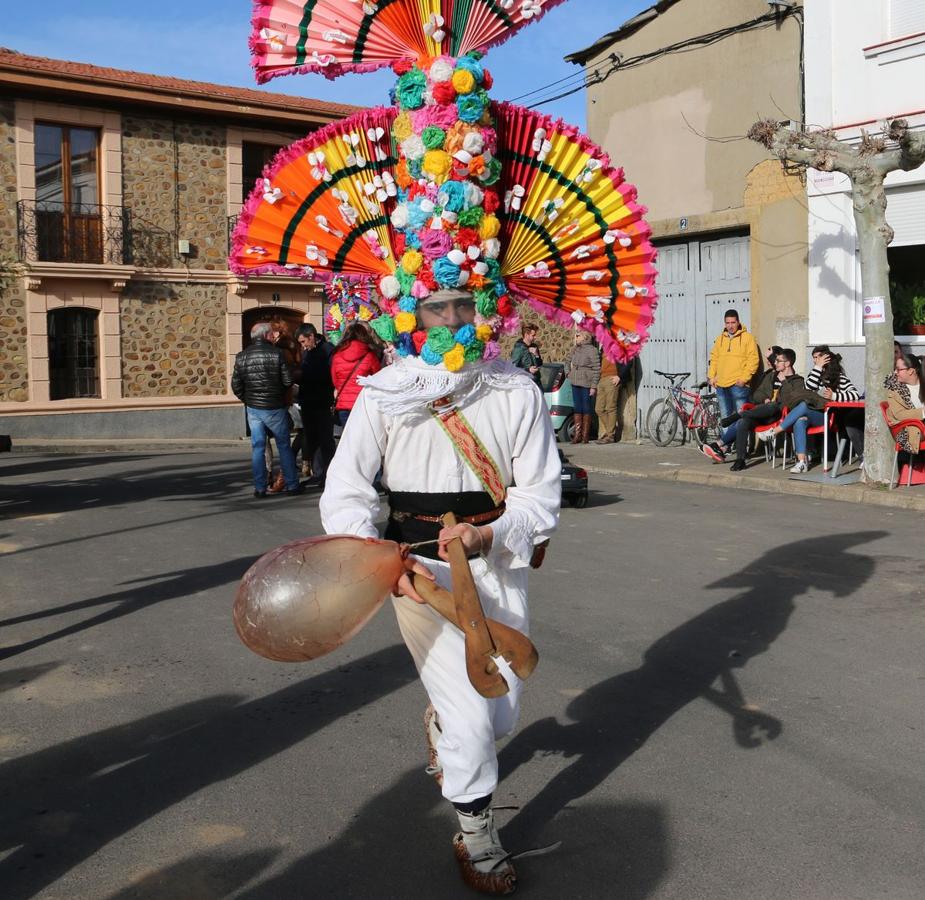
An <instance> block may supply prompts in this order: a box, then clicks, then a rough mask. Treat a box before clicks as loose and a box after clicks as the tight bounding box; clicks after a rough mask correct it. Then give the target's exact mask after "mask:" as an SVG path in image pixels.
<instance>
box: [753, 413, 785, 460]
mask: <svg viewBox="0 0 925 900" xmlns="http://www.w3.org/2000/svg"><path fill="white" fill-rule="evenodd" d="M789 412H790V410H789V409H787V407H786V406H784V407H782V408H781V411H780V418H779V419H776V420H775V421H773V422H767V423H766V424H764V425H758V426H756V427H755V434H761V433H762V432H764V431H770V430H771V429H772V428H777V426H778V425H780V423H781V422H783V421H784V419H785V418H786V417H787V414H788V413H789ZM789 433H790V429H789V428H788V429H787V430H786V431H784V432H783V435H784V465H786V464H787V435H788V434H789ZM764 458H765V461H766V462H768V461H769V462H770V463H771V468H772V469H773V468H774V467H775V466H776V464H777V438H776V437H775V438H774V440H773V441H765V442H764Z"/></svg>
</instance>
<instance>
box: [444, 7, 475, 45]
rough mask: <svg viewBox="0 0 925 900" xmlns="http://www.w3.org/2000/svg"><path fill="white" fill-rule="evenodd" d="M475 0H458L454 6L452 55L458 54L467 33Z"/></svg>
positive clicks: (451, 38)
mask: <svg viewBox="0 0 925 900" xmlns="http://www.w3.org/2000/svg"><path fill="white" fill-rule="evenodd" d="M474 4H475V0H458V2H457V3H456V5H455V6H454V7H453V21H452V22H450V55H451V56H458V55H459V48H460V46H462V39H463V37H464V36H465V34H466V22H467V21H468V20H469V13H471V12H472V7H473V5H474Z"/></svg>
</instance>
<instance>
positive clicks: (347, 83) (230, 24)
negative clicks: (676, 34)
mask: <svg viewBox="0 0 925 900" xmlns="http://www.w3.org/2000/svg"><path fill="white" fill-rule="evenodd" d="M652 2H653V0H569V2H567V3H564V4H562V5H561V6H559V7H557V8H555V9H553V10H551V11H550V12H549V13H548V14H547V15H546V16H545V17H544V18H543V19H542V20H541V21H540V22H539V23H538V24H536V25H531V26H529V27H528V28H525V29H524V30H523V31H522V32H520V34H518V35H517V36H516V37H514V38H513V39H512V40H510V41H509V42H508V43H506V44H504V45H502V46H501V47H497V48H495V49H494V50H492V51H491V53H490V54H489V55H488V59H487V65H488V68H489V69H491V71H492V73H493V74H494V76H495V87H494V88H493V89H492V92H491V93H492V97H494V98H495V99H496V100H513V99H514V98H516V97H518V96H520V95H522V94H525V93H527V92H528V91H532V90H535V89H536V88H539V87H542V86H544V85H548V84H550V83H551V82H554V81H556V80H557V79H560V78H566V77H568V76H574V75H577V74H579V73H580V68H579V67H578V66H575V65H572V64H571V63H566V62H565V61H564V60H563V57H564V56H565V55H566V54H567V53H571V52H574V51H575V50H579V49H581V48H583V47H586V46H588V45H589V44H591V43H593V42H594V41H595V40H597V38H599V37H601V36H602V35H604V34H606V33H607V32H609V31H613V30H614V29H615V28H616V27H617V26H619V25H620V24H621V23H623V22H624V21H626V19H628V18H630V17H631V16H633V15H635V14H636V13H637V12H639V11H641V10H643V9H645V8H646V7H648V6H651V4H652ZM250 10H251V2H250V0H186V2H180V0H158V2H155V3H140V2H137V0H136V2H132V0H128V2H126V0H120V2H115V0H79V2H77V3H75V2H74V0H44V2H42V3H36V4H35V5H32V4H20V5H19V8H18V9H17V12H16V16H15V17H14V16H6V17H4V22H3V25H2V26H0V46H4V47H9V48H10V49H13V50H19V51H21V52H23V53H31V54H35V55H38V56H50V57H54V58H56V59H69V60H74V61H77V62H87V63H93V64H95V65H100V66H112V67H114V68H117V69H134V70H136V71H141V72H152V73H154V74H157V75H174V76H177V77H180V78H192V79H195V80H199V81H214V82H219V83H221V84H231V85H237V86H242V87H254V86H255V85H254V80H253V76H252V74H251V69H250V63H249V57H248V50H247V37H248V34H249V30H250V26H249V17H250ZM393 81H394V76H393V75H392V74H391V73H390V72H382V73H379V72H377V73H374V74H371V75H351V76H345V77H343V78H339V79H337V80H336V81H333V82H331V81H328V80H326V79H325V78H322V77H321V76H318V75H297V76H289V77H286V78H277V79H275V80H274V81H273V82H271V83H270V85H269V86H268V87H267V88H266V89H267V90H270V91H274V92H278V93H286V94H297V95H300V96H306V97H316V98H319V99H323V100H335V101H341V102H347V103H357V104H363V105H368V104H377V103H384V102H387V95H388V89H389V87H390V86H391V84H392V83H393ZM575 81H576V79H575V78H572V79H571V80H570V81H569V82H566V86H570V85H572V84H574V83H575ZM551 93H552V91H550V92H548V93H547V94H546V96H551ZM519 102H522V103H524V104H529V103H531V102H532V99H531V98H528V99H525V100H522V101H519ZM541 109H542V110H543V112H546V113H549V114H551V115H557V116H561V117H562V118H564V119H566V120H567V121H569V122H571V123H573V124H576V125H579V126H582V127H583V126H584V124H585V98H584V91H579V92H578V93H576V94H573V95H572V96H571V97H567V98H565V99H564V100H560V101H557V102H555V103H551V104H546V105H543V106H542V107H541Z"/></svg>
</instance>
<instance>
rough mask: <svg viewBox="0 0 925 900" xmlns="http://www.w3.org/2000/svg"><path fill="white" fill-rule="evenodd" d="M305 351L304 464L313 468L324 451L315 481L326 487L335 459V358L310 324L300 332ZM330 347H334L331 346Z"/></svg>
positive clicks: (302, 389) (302, 385) (301, 390)
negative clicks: (328, 471) (332, 376)
mask: <svg viewBox="0 0 925 900" xmlns="http://www.w3.org/2000/svg"><path fill="white" fill-rule="evenodd" d="M296 337H297V339H298V341H299V346H301V348H302V365H301V368H300V369H299V412H300V413H301V415H302V464H303V470H304V467H305V466H311V465H312V464H313V461H314V459H315V453H316V452H317V451H319V450H320V451H321V469H320V470H319V471H318V472H315V473H314V475H315V477H316V478H317V479H318V480H319V482H320V484H321V486H322V487H324V474H325V472H327V470H328V465H330V462H331V460H332V459H333V458H334V417H333V416H332V414H331V407H332V406H333V405H334V383H333V382H332V381H331V354H330V353H329V352H328V351H327V350H326V349H325V342H323V341H322V340H321V339H320V335H319V334H318V329H317V328H315V326H314V325H312V324H311V323H310V322H306V323H305V324H304V325H302V326H300V327H299V330H298V332H296ZM327 346H328V347H330V344H328V345H327Z"/></svg>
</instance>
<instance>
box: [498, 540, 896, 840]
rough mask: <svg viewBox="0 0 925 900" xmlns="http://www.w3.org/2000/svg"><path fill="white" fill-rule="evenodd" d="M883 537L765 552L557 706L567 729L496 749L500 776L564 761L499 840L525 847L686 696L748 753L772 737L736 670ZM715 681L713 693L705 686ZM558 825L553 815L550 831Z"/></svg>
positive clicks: (532, 734)
mask: <svg viewBox="0 0 925 900" xmlns="http://www.w3.org/2000/svg"><path fill="white" fill-rule="evenodd" d="M885 535H886V532H881V531H870V532H859V533H854V534H834V535H825V536H824V537H819V538H813V539H811V540H803V541H796V542H794V543H792V544H785V545H783V546H781V547H776V548H775V549H773V550H770V551H768V552H767V553H765V554H764V555H763V556H762V557H760V558H759V559H757V560H756V561H755V562H753V563H750V564H748V565H746V566H745V567H744V568H743V569H741V570H740V571H739V572H737V573H735V574H734V575H732V576H730V577H729V578H724V579H722V580H720V581H717V582H714V583H713V584H711V585H709V587H710V588H712V589H717V590H720V589H724V588H734V589H741V592H740V593H738V594H737V595H736V596H734V597H732V598H731V599H730V600H725V601H723V602H722V603H719V604H717V605H716V606H713V607H711V608H710V609H708V610H706V611H705V612H703V613H701V614H700V615H699V616H696V617H695V618H693V619H691V620H690V621H688V622H685V623H684V624H683V625H681V626H680V627H678V628H676V629H674V631H671V632H669V633H668V634H666V635H665V636H664V637H661V638H659V639H658V640H657V641H656V642H655V643H654V644H652V645H651V646H650V647H649V649H648V650H646V652H645V654H644V657H643V660H644V661H643V664H642V665H641V666H640V667H639V668H638V669H636V670H634V671H632V672H624V673H622V674H620V675H615V676H614V677H613V678H608V679H607V680H605V681H602V682H600V683H599V684H596V685H594V686H593V687H591V688H589V689H588V690H586V691H585V692H584V693H583V694H581V695H580V696H579V697H577V698H575V700H573V701H572V702H571V703H570V704H569V706H568V708H567V709H566V714H567V715H568V716H569V718H571V719H572V720H573V722H572V724H568V725H562V724H560V723H559V722H558V721H557V720H556V719H554V718H547V719H543V720H541V721H538V722H536V723H534V724H533V725H531V726H529V727H528V728H525V729H524V730H523V731H521V732H520V733H519V734H518V735H517V736H516V737H515V738H514V739H513V740H512V741H511V742H510V743H509V744H508V745H507V746H506V747H505V748H504V750H503V751H502V753H501V760H500V762H501V774H502V777H504V776H506V775H509V774H510V773H511V772H512V771H514V770H515V769H516V768H517V767H518V766H520V765H523V764H524V763H527V762H529V760H530V759H531V758H532V757H533V756H534V754H536V753H559V754H562V755H563V756H564V757H565V758H566V759H572V760H573V761H572V762H571V763H570V764H569V765H568V767H567V768H565V769H563V770H562V771H561V772H560V773H559V774H558V775H556V777H555V778H554V779H553V780H552V781H551V782H550V783H549V784H548V785H547V786H546V787H544V788H543V789H542V790H541V791H540V793H539V794H538V795H537V796H536V797H535V798H533V799H532V800H530V801H529V802H528V803H527V804H526V805H525V806H524V807H523V808H522V809H521V811H520V812H519V813H518V814H517V815H516V816H515V817H514V819H513V820H512V822H511V824H510V826H509V828H508V835H509V836H508V837H507V841H508V842H509V843H510V844H522V845H527V844H528V843H531V842H535V841H536V840H538V839H539V837H540V835H541V833H542V832H543V831H544V829H545V828H546V827H547V826H548V824H549V823H550V821H551V820H552V819H553V818H554V817H556V816H557V815H558V814H559V813H560V812H561V811H562V810H563V809H565V808H566V807H567V806H568V805H569V804H570V803H571V802H572V801H574V800H577V799H578V798H580V797H584V796H585V795H587V794H588V793H589V792H591V791H592V790H593V789H594V788H596V787H597V786H598V785H599V784H601V783H602V782H603V781H604V780H605V779H606V778H607V777H608V776H610V775H611V774H612V773H613V772H614V771H616V769H617V768H618V767H619V766H620V765H622V763H624V762H625V761H626V760H627V759H629V757H631V756H632V755H633V754H634V753H635V752H637V751H638V750H639V749H640V748H641V747H642V746H643V745H644V744H645V743H646V741H647V740H648V739H649V738H650V737H651V736H652V735H653V734H654V733H655V732H656V731H657V730H658V729H659V728H660V727H661V726H662V725H663V724H665V723H666V722H667V721H668V720H669V719H670V718H671V717H672V716H673V715H675V713H677V712H679V711H680V710H681V709H683V708H684V707H685V706H687V704H688V703H691V702H692V701H694V700H697V699H700V698H703V699H707V700H709V701H711V702H712V703H714V704H715V705H716V706H718V707H719V708H720V709H722V710H724V711H725V712H727V713H728V714H729V716H730V719H731V724H732V737H733V739H734V740H735V741H736V743H737V744H738V745H739V746H740V747H743V748H746V749H751V748H755V747H758V746H760V745H761V744H762V743H763V742H764V741H765V740H773V739H774V738H775V737H777V736H778V735H779V734H780V733H781V730H782V728H783V726H782V724H781V723H780V722H779V721H778V720H777V719H775V718H774V717H773V716H770V715H768V714H765V713H761V712H758V711H755V710H753V709H750V708H747V707H746V704H745V700H744V698H743V696H742V694H741V692H740V690H739V688H738V685H737V683H736V679H735V676H734V671H735V669H736V668H739V667H741V666H744V665H745V664H746V663H747V662H748V661H749V660H750V659H752V658H753V657H755V656H758V655H759V654H761V653H764V652H765V651H766V650H767V649H768V648H769V647H770V646H771V644H772V643H773V642H774V641H775V640H776V639H777V638H778V637H779V636H780V635H781V633H782V632H783V631H784V629H785V628H786V627H787V623H788V620H789V618H790V614H791V613H792V612H793V610H794V601H795V599H796V598H797V597H798V596H799V595H800V594H802V593H804V592H806V591H809V590H820V591H831V592H833V593H834V594H835V596H837V597H847V596H849V595H850V594H852V593H854V592H855V591H856V590H857V589H858V588H860V587H861V586H862V585H863V584H864V583H865V582H866V581H867V580H868V579H869V578H870V577H871V576H872V575H873V573H874V569H875V566H876V564H875V562H874V560H873V559H871V558H870V557H868V556H862V555H860V554H856V553H851V552H849V551H850V549H851V548H852V547H855V546H858V545H860V544H866V543H869V542H871V541H874V540H877V539H878V538H881V537H884V536H885ZM717 680H718V681H719V682H720V688H719V689H717V688H714V686H713V685H714V683H715V682H717ZM558 825H559V822H558V819H557V821H556V829H558ZM546 837H552V836H551V835H546Z"/></svg>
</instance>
